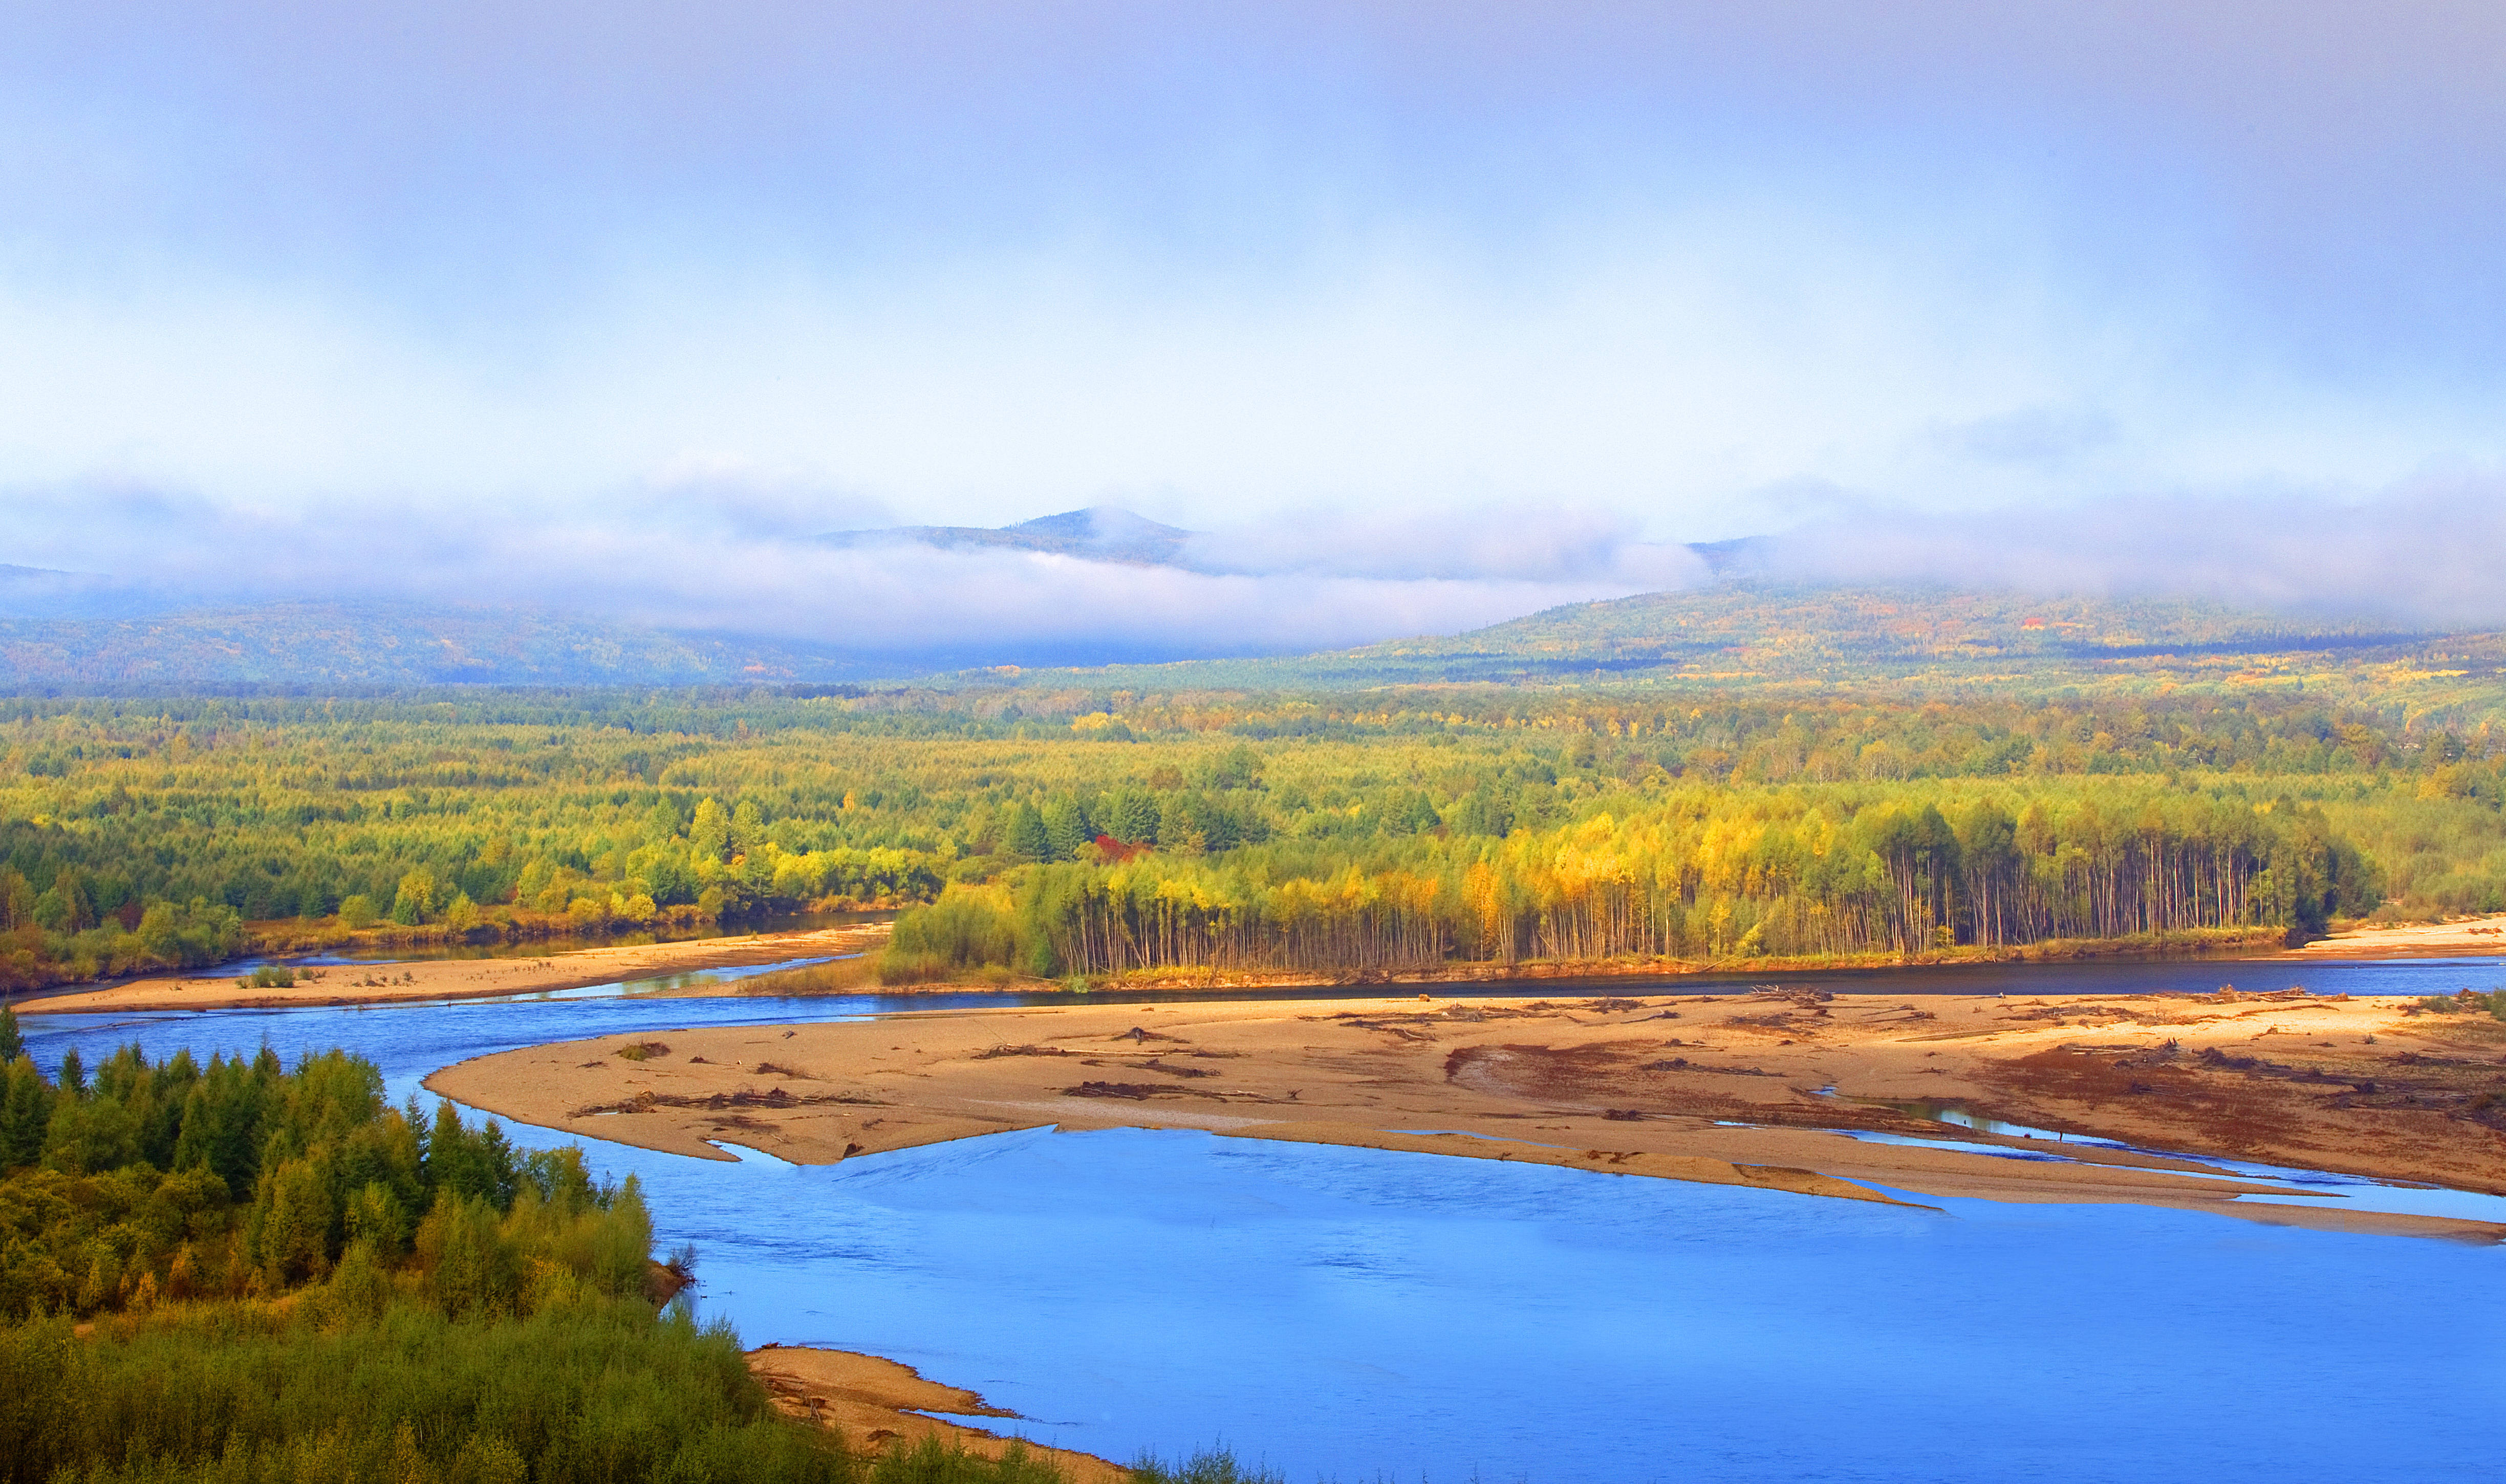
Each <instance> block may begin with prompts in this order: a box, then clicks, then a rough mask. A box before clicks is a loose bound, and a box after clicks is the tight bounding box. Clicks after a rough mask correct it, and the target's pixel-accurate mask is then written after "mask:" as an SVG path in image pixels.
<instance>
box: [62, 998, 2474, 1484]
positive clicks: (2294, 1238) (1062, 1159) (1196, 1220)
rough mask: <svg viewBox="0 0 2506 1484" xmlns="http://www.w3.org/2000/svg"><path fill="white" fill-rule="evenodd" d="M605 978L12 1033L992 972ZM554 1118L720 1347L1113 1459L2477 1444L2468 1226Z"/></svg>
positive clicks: (2033, 1452) (2138, 1464)
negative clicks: (840, 1153) (781, 981)
mask: <svg viewBox="0 0 2506 1484" xmlns="http://www.w3.org/2000/svg"><path fill="white" fill-rule="evenodd" d="M2154 967H2155V968H2160V969H2163V968H2166V967H2167V966H2154ZM2175 967H2184V966H2175ZM2191 967H2193V969H2194V970H2195V982H2194V984H2192V985H2183V986H2167V987H2196V986H2198V987H2215V985H2217V984H2219V983H2229V982H2233V983H2237V984H2238V985H2239V987H2243V988H2280V987H2285V986H2286V984H2288V983H2304V984H2306V985H2307V986H2308V987H2309V988H2313V989H2316V990H2317V991H2318V992H2323V993H2332V992H2344V991H2345V992H2347V993H2353V994H2360V993H2415V994H2417V993H2434V992H2441V991H2450V990H2452V989H2454V988H2458V987H2461V986H2462V985H2463V984H2471V985H2474V986H2477V987H2486V986H2487V984H2488V982H2489V981H2490V980H2493V979H2495V978H2497V977H2499V973H2498V965H2497V963H2496V961H2494V960H2488V961H2465V960H2451V961H2443V962H2441V963H2437V964H2433V965H2420V966H2410V965H2395V964H2375V965H2316V964H2273V965H2270V966H2268V969H2269V972H2268V974H2263V975H2250V977H2251V978H2252V982H2250V983H2248V982H2246V979H2247V978H2248V977H2249V975H2248V974H2246V973H2243V972H2238V973H2228V972H2223V971H2226V970H2230V969H2232V968H2244V967H2246V966H2230V965H2223V964H2220V963H2216V962H2213V963H2209V964H2204V965H2199V966H2191ZM2085 970H2102V971H2103V972H2104V973H2105V974H2107V975H2109V977H2107V978H2106V979H2105V980H2104V981H2103V982H2094V981H2091V982H2084V980H2090V979H2092V978H2093V976H2091V975H2088V974H2084V973H2083V972H2082V971H2085ZM2151 972H2153V966H2121V965H2104V966H2055V967H2054V968H2053V969H2051V970H2044V971H2031V972H2028V973H2027V974H2026V975H2025V976H2024V977H2023V980H2020V981H2016V982H2018V983H2020V984H2023V988H2024V991H2025V992H2031V993H2032V992H2039V991H2043V992H2057V991H2059V992H2077V991H2104V992H2117V993H2120V992H2124V991H2126V990H2128V989H2130V988H2149V987H2161V986H2156V985H2152V984H2151V983H2149V982H2148V977H2149V975H2150V974H2151ZM2058 973H2059V976H2060V978H2061V980H2062V981H2063V982H2060V983H2057V982H2054V980H2055V978H2056V976H2057V974H2058ZM1848 978H1849V979H1854V980H1864V979H1865V976H1863V975H1822V976H1801V975H1786V976H1784V977H1783V979H1782V982H1784V983H1785V984H1787V985H1794V984H1803V983H1809V982H1813V981H1818V982H1823V983H1824V984H1825V986H1826V987H1831V988H1836V989H1839V990H1844V989H1847V988H1866V989H1872V988H1885V989H1887V990H1889V992H1892V993H1913V992H1918V991H1917V990H1916V989H1915V986H1914V985H1912V984H1908V985H1905V986H1904V987H1903V988H1900V987H1899V986H1898V985H1896V984H1894V983H1889V984H1872V983H1868V982H1857V983H1852V984H1847V983H1844V982H1839V981H1841V980H1844V979H1848ZM2204 979H2206V980H2207V983H2206V984H2202V983H2201V982H2200V981H2202V980H2204ZM1968 982H1972V981H1971V980H1970V981H1968ZM2371 985H2372V986H2374V987H2370V986H2371ZM1630 987H1632V986H1620V988H1622V989H1626V988H1630ZM1680 987H1681V988H1683V989H1696V988H1702V987H1704V986H1701V985H1699V984H1697V983H1696V981H1682V982H1681V985H1680ZM1961 987H1963V985H1962V986H1961ZM1542 988H1543V990H1544V992H1546V993H1550V994H1553V995H1554V994H1558V993H1561V992H1564V990H1563V987H1561V986H1556V985H1549V986H1543V987H1542ZM611 993H612V996H613V997H610V998H602V997H600V996H598V995H596V994H595V995H593V996H591V997H588V998H574V999H569V1000H564V1001H547V1000H531V1001H517V1002H480V1001H470V1002H453V1003H446V1004H432V1005H415V1006H386V1007H369V1008H363V1009H351V1008H321V1009H300V1010H287V1011H211V1012H205V1013H203V1012H193V1013H184V1014H172V1015H125V1016H76V1017H68V1016H46V1017H40V1018H30V1019H29V1020H28V1021H27V1022H26V1026H27V1029H28V1032H29V1037H28V1039H29V1041H30V1042H32V1043H33V1044H34V1046H35V1048H36V1051H37V1055H38V1057H39V1059H42V1060H44V1061H45V1062H46V1063H47V1064H52V1063H55V1062H56V1061H57V1059H58V1057H59V1054H60V1053H61V1051H62V1050H64V1049H66V1048H67V1047H68V1046H69V1045H72V1044H77V1045H78V1046H80V1048H81V1051H82V1054H83V1055H86V1056H87V1057H89V1059H90V1062H92V1061H93V1059H94V1058H96V1057H97V1056H99V1055H102V1054H106V1053H107V1052H109V1051H110V1049H111V1048H112V1047H113V1046H114V1045H117V1044H120V1043H122V1042H128V1041H134V1040H135V1041H138V1042H141V1043H142V1044H143V1045H145V1046H147V1047H148V1049H149V1050H150V1052H151V1054H152V1055H159V1054H164V1053H167V1052H170V1051H171V1050H173V1049H174V1048H175V1047H177V1046H182V1045H190V1046H192V1047H194V1048H195V1049H196V1051H198V1052H202V1053H205V1052H206V1051H209V1050H212V1049H225V1050H230V1051H246V1052H248V1051H251V1050H253V1049H256V1048H257V1047H259V1046H260V1045H261V1044H262V1043H263V1042H264V1041H265V1040H266V1041H267V1042H269V1044H271V1045H273V1046H275V1047H276V1048H278V1049H279V1050H280V1051H281V1052H282V1053H283V1054H288V1055H291V1056H292V1055H293V1054H294V1053H296V1052H297V1051H299V1050H303V1049H306V1048H321V1047H327V1046H331V1045H340V1046H345V1047H347V1048H348V1049H350V1050H353V1051H356V1052H359V1053H360V1054H363V1055H366V1056H369V1057H372V1058H373V1059H374V1060H375V1061H376V1063H378V1064H379V1065H380V1066H381V1067H382V1068H383V1070H384V1074H385V1076H386V1078H387V1079H388V1081H389V1083H390V1086H391V1089H392V1093H393V1096H394V1097H396V1098H397V1097H401V1096H405V1095H407V1094H408V1093H409V1092H411V1091H412V1090H414V1089H415V1087H416V1084H417V1082H418V1081H419V1079H420V1078H423V1077H424V1076H425V1075H426V1074H427V1073H429V1072H432V1071H433V1070H435V1069H436V1068H438V1067H441V1066H444V1065H446V1064H448V1063H449V1062H452V1061H457V1060H460V1059H462V1058H464V1057H468V1056H475V1055H479V1054H482V1053H484V1052H488V1051H494V1050H501V1049H506V1048H509V1047H513V1046H518V1045H527V1044H532V1043H535V1042H543V1041H549V1040H555V1039H559V1038H568V1037H581V1036H597V1035H610V1034H626V1033H634V1032H646V1031H667V1030H669V1029H672V1028H677V1027H684V1026H697V1025H708V1024H754V1023H777V1022H797V1021H813V1020H825V1019H831V1018H838V1017H843V1016H852V1015H864V1014H872V1013H877V1012H879V1011H881V1010H883V1009H888V1008H897V1007H904V1008H920V1009H929V1008H942V1007H949V1006H952V1005H956V1004H978V1003H979V1004H988V1005H998V1004H1001V1003H1003V1000H1002V998H1001V997H998V996H980V997H965V998H963V999H953V998H948V997H930V996H919V997H913V998H912V999H910V1000H877V999H867V998H866V999H860V1000H825V999H814V1000H778V999H740V1000H724V1001H706V1000H680V999H673V1000H649V999H632V998H619V997H615V996H616V995H617V994H618V992H617V991H612V992H611ZM1378 993H1379V992H1378ZM513 1132H514V1133H515V1135H516V1136H517V1138H518V1139H519V1140H520V1141H522V1142H525V1143H532V1144H539V1143H554V1142H557V1141H556V1140H555V1136H553V1135H550V1134H548V1133H546V1132H545V1131H542V1130H535V1129H528V1128H517V1129H515V1130H514V1131H513ZM589 1148H590V1150H591V1153H592V1155H593V1158H594V1160H595V1162H596V1163H597V1164H599V1165H601V1166H602V1167H604V1168H605V1169H606V1170H607V1171H608V1172H610V1173H612V1174H616V1175H624V1174H627V1173H629V1172H631V1173H634V1174H636V1175H638V1176H640V1177H641V1178H642V1179H643V1181H644V1182H645V1184H646V1185H647V1187H648V1189H649V1191H650V1194H651V1197H652V1203H653V1207H654V1212H655V1216H656V1219H657V1221H658V1224H659V1226H660V1235H661V1239H662V1242H664V1243H665V1244H676V1243H678V1242H681V1241H688V1240H693V1241H695V1242H696V1243H697V1244H698V1247H699V1248H700V1250H701V1254H702V1256H701V1260H700V1266H699V1276H700V1277H701V1279H702V1280H703V1282H702V1286H701V1293H702V1299H701V1304H702V1307H703V1308H704V1309H705V1310H706V1311H707V1312H709V1313H714V1314H719V1315H722V1316H725V1317H728V1318H730V1319H731V1320H732V1321H733V1322H734V1323H735V1324H737V1325H738V1326H739V1329H740V1332H741V1334H742V1336H743V1338H744V1339H746V1340H747V1341H748V1342H750V1343H757V1342H761V1341H765V1340H784V1341H788V1342H794V1343H816V1344H827V1345H836V1346H841V1347H844V1348H848V1349H858V1350H867V1351H872V1352H875V1353H877V1354H881V1355H888V1356H894V1357H896V1358H898V1359H900V1360H906V1361H908V1362H909V1363H912V1364H914V1365H916V1366H919V1367H920V1368H922V1369H923V1370H924V1371H925V1372H926V1373H929V1374H931V1375H934V1376H936V1377H939V1378H941V1379H943V1380H946V1381H949V1382H951V1383H954V1384H959V1385H965V1386H971V1387H973V1388H975V1389H976V1390H978V1391H981V1392H983V1393H984V1394H985V1396H987V1397H989V1398H990V1399H991V1400H993V1401H995V1402H997V1403H999V1404H1002V1405H1005V1406H1010V1407H1015V1408H1017V1409H1018V1410H1019V1411H1020V1412H1022V1413H1024V1414H1026V1415H1027V1416H1028V1417H1031V1418H1034V1419H1037V1421H1036V1422H1035V1423H1034V1424H1033V1425H1032V1426H1031V1427H1030V1429H1029V1431H1030V1432H1031V1433H1032V1435H1035V1436H1037V1437H1039V1438H1042V1439H1045V1440H1048V1441H1052V1442H1056V1443H1061V1444H1065V1445H1068V1446H1072V1447H1079V1448H1086V1449H1089V1450H1091V1451H1093V1452H1097V1453H1103V1454H1106V1455H1109V1456H1112V1457H1115V1458H1118V1459H1119V1458H1128V1457H1129V1456H1131V1455H1132V1454H1133V1453H1135V1452H1136V1451H1137V1450H1139V1449H1141V1448H1143V1447H1147V1448H1154V1449H1156V1450H1159V1451H1161V1452H1164V1453H1167V1454H1174V1453H1177V1452H1179V1451H1183V1450H1186V1449H1189V1448H1192V1447H1194V1446H1196V1445H1199V1444H1201V1443H1205V1442H1208V1441H1210V1440H1212V1439H1215V1438H1221V1437H1223V1438H1225V1439H1227V1440H1228V1441H1230V1442H1232V1443H1234V1444H1235V1445H1236V1447H1237V1448H1238V1449H1239V1451H1240V1452H1243V1453H1244V1454H1246V1455H1248V1456H1251V1455H1260V1456H1264V1457H1267V1458H1268V1459H1269V1460H1270V1461H1271V1463H1273V1464H1275V1465H1277V1466H1281V1467H1282V1468H1283V1469H1284V1470H1285V1471H1286V1472H1287V1474H1288V1475H1289V1477H1290V1478H1291V1479H1294V1480H1298V1481H1300V1484H1302V1481H1304V1480H1307V1479H1327V1478H1338V1479H1344V1480H1358V1479H1376V1478H1378V1477H1384V1478H1398V1479H1402V1480H1413V1479H1426V1480H1454V1481H1459V1480H1464V1479H1468V1478H1471V1477H1473V1476H1474V1475H1476V1476H1477V1477H1479V1478H1482V1479H1486V1480H1491V1481H1493V1480H1500V1479H1505V1480H1512V1479H1524V1480H1532V1481H1541V1484H1547V1481H1564V1480H1607V1481H1619V1480H1625V1481H1648V1480H1682V1481H1717V1480H1719V1481H1760V1480H1768V1481H1772V1480H1872V1481H1890V1484H1897V1481H1908V1484H1912V1481H1939V1480H1958V1481H1966V1480H1974V1481H1987V1480H2049V1481H2050V1480H2059V1481H2089V1480H2098V1481H2102V1480H2117V1481H2121V1480H2136V1481H2145V1480H2173V1479H2202V1480H2237V1481H2242V1480H2272V1481H2275V1484H2276V1481H2293V1480H2315V1479H2322V1480H2385V1479H2390V1480H2432V1479H2440V1478H2458V1479H2471V1478H2479V1477H2495V1476H2496V1473H2495V1470H2496V1468H2497V1467H2498V1465H2497V1458H2498V1455H2499V1451H2500V1446H2501V1444H2506V1363H2501V1362H2506V1253H2501V1251H2500V1250H2497V1249H2492V1248H2475V1247H2470V1246H2464V1245H2458V1244H2453V1243H2446V1242H2435V1241H2426V1240H2415V1239H2405V1238H2391V1237H2355V1236H2341V1235H2335V1234H2327V1233H2319V1232H2307V1231H2297V1230H2287V1229H2278V1228H2272V1227H2265V1226H2259V1225H2254V1224H2251V1223H2247V1222H2242V1221H2236V1220H2231V1219H2224V1218H2218V1217H2209V1216H2202V1215H2195V1214H2190V1213H2180V1212H2169V1211H2154V1210H2141V1209H2135V1208H2131V1207H2120V1206H2115V1207H2094V1206H2010V1205H1998V1204H1994V1203H1991V1202H1984V1201H1965V1200H1940V1199H1938V1198H1933V1197H1915V1199H1919V1200H1923V1201H1925V1202H1926V1203H1927V1204H1930V1205H1934V1206H1938V1207H1941V1208H1943V1209H1942V1210H1940V1211H1917V1210H1908V1209H1901V1208H1891V1207H1884V1206H1876V1205H1864V1204H1860V1203H1848V1202H1840V1201H1827V1200H1818V1199H1814V1198H1810V1197H1804V1196H1794V1195H1787V1194H1783V1193H1781V1192H1775V1191H1761V1190H1736V1189H1728V1188H1723V1187H1717V1186H1705V1185H1686V1184H1676V1183H1673V1182H1667V1181H1651V1180H1641V1179H1631V1178H1621V1177H1611V1176H1604V1175H1598V1174H1593V1173H1591V1172H1585V1171H1574V1170H1557V1169H1549V1168H1544V1167H1531V1166H1518V1165H1511V1164H1506V1165H1499V1164H1494V1163H1488V1162H1483V1161H1477V1160H1459V1159H1444V1158H1437V1157H1434V1156H1427V1155H1410V1154H1399V1153H1390V1152H1384V1151H1379V1150H1367V1149H1343V1148H1318V1147H1300V1146H1292V1145H1274V1144H1267V1143H1257V1142H1253V1141H1243V1140H1227V1139H1220V1138H1215V1137H1212V1136H1208V1135H1203V1134H1198V1133H1178V1132H1156V1133H1152V1132H1145V1131H1114V1132H1106V1133H1092V1134H1079V1135H1069V1134H1057V1133H1053V1132H1049V1131H1035V1132H1029V1133H1021V1134H1008V1135H1001V1136H997V1137H993V1138H988V1139H982V1140H972V1141H964V1142H960V1143H957V1144H952V1145H948V1146H943V1147H940V1148H926V1149H913V1150H905V1151H901V1152H897V1153H892V1154H882V1155H876V1156H870V1157H865V1158H860V1159H854V1160H850V1161H847V1162H845V1163H844V1164H841V1165H839V1166H833V1167H821V1168H795V1167H792V1166H787V1165H783V1164H780V1163H779V1162H776V1161H772V1160H770V1159H768V1158H766V1157H765V1156H762V1155H751V1156H749V1157H747V1158H745V1159H743V1160H742V1161H741V1162H739V1163H736V1164H730V1163H720V1162H713V1161H703V1160H695V1159H686V1158H679V1157H675V1156H670V1155H663V1154H654V1153H650V1152H647V1151H643V1150H638V1149H631V1148H624V1147H622V1146H616V1145H607V1144H600V1143H597V1142H592V1143H591V1144H590V1145H589Z"/></svg>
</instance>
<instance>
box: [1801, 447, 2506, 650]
mask: <svg viewBox="0 0 2506 1484" xmlns="http://www.w3.org/2000/svg"><path fill="white" fill-rule="evenodd" d="M2501 562H2506V477H2500V476H2497V475H2493V474H2480V475H2458V476H2452V477H2429V478H2422V479H2417V480H2413V481H2410V482H2408V483H2405V484H2400V485H2396V486H2394V487H2392V488H2389V489H2386V490H2383V491H2381V492H2379V493H2377V494H2375V495H2373V496H2371V497H2368V498H2364V499H2342V498H2337V497H2334V496H2330V495H2322V494H2308V493H2287V492H2264V493H2252V494H2244V495H2209V496H2186V497H2177V498H2165V497H2146V498H2137V499H2125V500H2110V501H2106V502H2103V503H2100V504H2097V505H2094V506H2078V507H2070V508H2064V509H2057V510H2038V511H2019V510H2000V511H1968V512H1950V513H1941V512H1911V511H1905V510H1892V509H1884V508H1879V507H1868V506H1866V507H1847V508H1844V509H1840V510H1837V511H1835V512H1833V513H1831V514H1828V515H1826V516H1824V517H1822V518H1819V519H1817V520H1814V521H1812V522H1810V523H1808V524H1806V525H1804V526H1802V527H1800V528H1798V529H1796V530H1794V531H1791V532H1789V533H1786V534H1784V535H1782V536H1778V537H1774V538H1771V539H1769V540H1767V541H1765V542H1762V543H1758V544H1756V546H1755V549H1754V550H1753V551H1752V553H1751V566H1752V568H1753V570H1755V571H1757V572H1760V573H1762V574H1764V575H1766V576H1769V577H1774V578H1780V579H1785V580H1790V581H1797V582H1813V583H1896V582H1926V583H1949V584H1952V585H1956V586H1961V587H2016V588H2020V589H2023V590H2026V591H2034V592H2046V593H2056V592H2062V593H2084V594H2104V595H2114V596H2132V595H2182V596H2201V597H2208V598H2214V599H2218V600H2220V601H2223V602H2229V603H2238V604H2248V605H2252V606H2255V607H2259V608H2265V609H2270V610H2272V611H2273V612H2277V613H2283V614H2288V615H2291V616H2295V617H2313V618H2369V619H2378V620H2383V621H2388V622H2393V623H2399V624H2407V625H2411V626H2414V627H2424V628H2494V627H2499V626H2506V572H2501Z"/></svg>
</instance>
